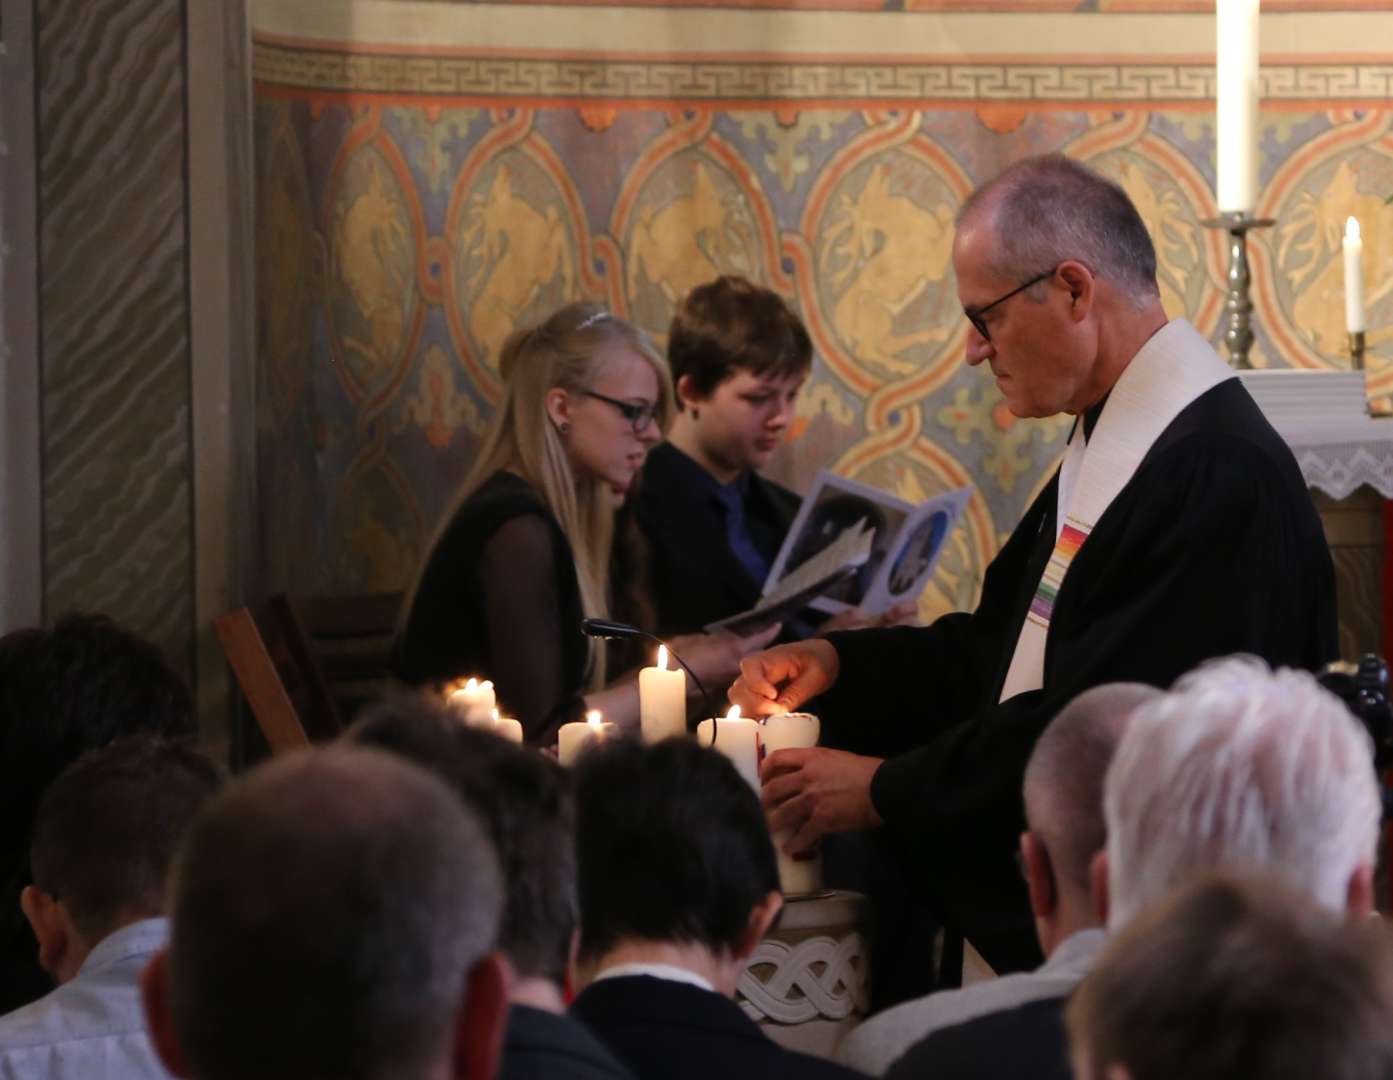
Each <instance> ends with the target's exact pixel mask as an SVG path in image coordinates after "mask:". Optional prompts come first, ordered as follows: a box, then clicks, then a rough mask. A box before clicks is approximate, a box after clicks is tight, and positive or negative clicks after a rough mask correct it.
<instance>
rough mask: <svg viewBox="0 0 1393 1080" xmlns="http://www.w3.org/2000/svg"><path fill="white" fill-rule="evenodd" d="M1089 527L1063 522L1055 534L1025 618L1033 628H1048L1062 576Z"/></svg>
mask: <svg viewBox="0 0 1393 1080" xmlns="http://www.w3.org/2000/svg"><path fill="white" fill-rule="evenodd" d="M1091 529H1092V526H1091V525H1085V524H1084V523H1083V522H1081V521H1077V520H1075V519H1074V518H1065V519H1064V528H1063V529H1061V530H1060V532H1059V539H1058V540H1056V541H1055V545H1054V550H1053V551H1052V552H1050V561H1049V562H1047V563H1046V564H1045V572H1044V573H1043V574H1041V575H1040V584H1039V585H1038V586H1036V588H1035V596H1034V597H1033V598H1032V599H1031V601H1030V611H1029V612H1027V614H1026V618H1027V619H1030V620H1031V621H1033V622H1034V623H1035V624H1036V625H1038V626H1041V627H1043V628H1045V629H1047V630H1048V629H1049V625H1050V616H1051V615H1052V614H1054V601H1055V597H1057V596H1058V595H1059V587H1060V585H1062V584H1063V583H1064V575H1065V574H1067V573H1068V572H1069V564H1070V563H1072V562H1073V561H1074V556H1075V555H1077V554H1078V553H1079V548H1081V547H1083V542H1084V541H1085V540H1087V539H1088V533H1089V531H1090V530H1091Z"/></svg>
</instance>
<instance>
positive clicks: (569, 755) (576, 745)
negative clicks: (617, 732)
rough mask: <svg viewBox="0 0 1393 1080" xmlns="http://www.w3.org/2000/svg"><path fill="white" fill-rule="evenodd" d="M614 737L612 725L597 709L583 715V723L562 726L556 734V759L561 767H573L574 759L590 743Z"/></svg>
mask: <svg viewBox="0 0 1393 1080" xmlns="http://www.w3.org/2000/svg"><path fill="white" fill-rule="evenodd" d="M613 735H614V725H613V724H611V723H609V722H608V721H606V720H605V718H604V714H603V713H602V712H600V710H599V709H591V710H590V711H589V712H588V713H586V714H585V720H584V722H579V721H578V722H576V723H573V724H562V725H561V727H560V728H559V729H558V730H557V732H556V757H557V760H559V761H560V762H561V764H562V765H574V764H575V760H576V758H578V757H579V756H580V753H581V751H582V750H584V749H585V748H586V747H587V746H588V745H589V744H590V743H592V742H603V741H604V740H605V739H608V738H610V737H611V736H613Z"/></svg>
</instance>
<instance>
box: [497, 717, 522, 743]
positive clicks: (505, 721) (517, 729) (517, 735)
mask: <svg viewBox="0 0 1393 1080" xmlns="http://www.w3.org/2000/svg"><path fill="white" fill-rule="evenodd" d="M493 733H494V734H495V735H498V736H500V737H501V738H504V739H507V740H508V741H509V742H515V743H520V742H522V721H521V720H514V719H513V718H512V717H511V716H499V715H498V710H497V709H494V710H493Z"/></svg>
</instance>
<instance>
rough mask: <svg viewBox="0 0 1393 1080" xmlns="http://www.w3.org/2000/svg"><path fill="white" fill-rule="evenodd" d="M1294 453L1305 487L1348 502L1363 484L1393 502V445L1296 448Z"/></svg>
mask: <svg viewBox="0 0 1393 1080" xmlns="http://www.w3.org/2000/svg"><path fill="white" fill-rule="evenodd" d="M1292 453H1294V454H1295V455H1296V464H1297V465H1298V466H1299V467H1300V469H1301V475H1302V476H1304V477H1305V478H1306V485H1307V486H1308V487H1313V488H1316V489H1317V490H1319V491H1322V492H1324V493H1325V494H1326V495H1329V496H1330V497H1331V498H1332V499H1345V498H1348V497H1349V496H1350V495H1351V494H1353V493H1354V491H1355V490H1356V489H1357V488H1359V487H1360V485H1362V484H1367V485H1369V487H1371V488H1373V489H1374V490H1375V491H1377V492H1378V493H1379V494H1380V495H1382V496H1383V497H1384V498H1385V499H1393V442H1389V441H1379V442H1360V443H1334V444H1329V445H1324V446H1293V447H1292Z"/></svg>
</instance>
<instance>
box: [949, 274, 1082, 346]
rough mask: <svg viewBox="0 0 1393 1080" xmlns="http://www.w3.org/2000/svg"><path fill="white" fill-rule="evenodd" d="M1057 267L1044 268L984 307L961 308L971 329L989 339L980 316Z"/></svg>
mask: <svg viewBox="0 0 1393 1080" xmlns="http://www.w3.org/2000/svg"><path fill="white" fill-rule="evenodd" d="M1058 269H1059V267H1057V266H1054V267H1051V268H1050V269H1048V270H1046V271H1045V272H1044V273H1043V274H1036V275H1035V276H1034V277H1033V278H1031V279H1030V280H1029V281H1027V282H1026V283H1025V284H1024V285H1017V286H1016V287H1015V288H1014V289H1012V290H1011V291H1010V292H1008V293H1007V294H1006V295H1005V296H998V297H997V298H996V299H995V300H993V301H992V302H991V303H990V304H987V305H986V306H985V307H979V308H963V314H964V315H966V316H967V321H968V322H970V323H971V324H972V326H973V329H975V330H976V331H977V332H978V333H979V334H981V335H982V340H983V341H991V339H992V336H991V334H990V333H988V331H987V324H986V322H984V321H983V319H982V316H983V315H985V314H986V313H987V312H989V311H991V309H992V308H994V307H996V306H997V304H1004V303H1005V302H1006V301H1007V300H1009V299H1011V297H1013V296H1015V295H1016V293H1019V292H1025V290H1026V289H1028V288H1030V287H1031V286H1032V285H1038V284H1040V282H1042V281H1044V280H1045V279H1046V278H1047V277H1050V276H1051V275H1052V274H1053V273H1054V272H1055V271H1056V270H1058Z"/></svg>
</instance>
